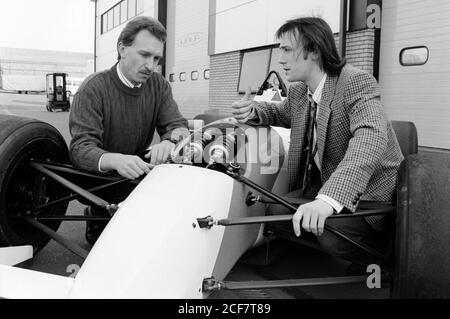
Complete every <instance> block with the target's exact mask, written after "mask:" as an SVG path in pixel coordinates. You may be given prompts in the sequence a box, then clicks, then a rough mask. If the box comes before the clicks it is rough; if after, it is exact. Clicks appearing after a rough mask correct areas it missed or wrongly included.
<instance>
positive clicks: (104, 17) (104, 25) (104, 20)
mask: <svg viewBox="0 0 450 319" xmlns="http://www.w3.org/2000/svg"><path fill="white" fill-rule="evenodd" d="M106 31H108V15H107V14H106V13H105V14H102V34H103V33H105V32H106Z"/></svg>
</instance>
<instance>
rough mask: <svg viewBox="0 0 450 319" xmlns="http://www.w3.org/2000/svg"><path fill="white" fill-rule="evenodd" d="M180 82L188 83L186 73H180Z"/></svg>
mask: <svg viewBox="0 0 450 319" xmlns="http://www.w3.org/2000/svg"><path fill="white" fill-rule="evenodd" d="M180 81H181V82H184V81H186V72H181V73H180Z"/></svg>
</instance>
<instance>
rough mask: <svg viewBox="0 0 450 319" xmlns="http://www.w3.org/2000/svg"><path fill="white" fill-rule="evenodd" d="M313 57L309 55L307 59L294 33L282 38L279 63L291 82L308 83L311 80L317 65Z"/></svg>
mask: <svg viewBox="0 0 450 319" xmlns="http://www.w3.org/2000/svg"><path fill="white" fill-rule="evenodd" d="M312 56H313V55H312V54H308V55H307V57H306V59H305V54H304V51H303V47H302V44H301V43H297V40H296V39H295V37H294V35H293V34H292V33H285V34H284V35H283V36H282V37H281V38H280V57H279V60H278V62H279V63H280V64H281V65H282V67H283V69H284V72H285V73H286V78H287V80H288V81H289V82H297V81H302V82H306V81H307V80H308V79H309V76H310V74H311V71H312V69H313V66H314V65H315V62H313V60H312Z"/></svg>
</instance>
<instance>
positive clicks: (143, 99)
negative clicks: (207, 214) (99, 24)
mask: <svg viewBox="0 0 450 319" xmlns="http://www.w3.org/2000/svg"><path fill="white" fill-rule="evenodd" d="M166 36H167V35H166V30H165V29H164V27H163V26H162V25H161V24H160V23H159V22H158V21H156V20H154V19H152V18H150V17H145V16H140V17H137V18H135V19H133V20H131V21H130V22H128V23H127V25H126V26H125V27H124V29H123V30H122V32H121V34H120V36H119V38H118V40H117V51H118V63H116V64H115V65H114V66H113V67H112V68H111V69H109V70H105V71H102V72H97V73H94V74H92V75H90V76H89V77H88V78H87V79H86V80H85V81H84V82H83V84H82V85H81V86H80V88H79V89H78V91H77V93H76V95H75V97H74V101H73V106H72V109H71V113H70V117H69V129H70V133H71V136H72V140H71V143H70V157H71V160H72V162H73V164H74V165H75V166H77V167H79V168H81V169H84V170H88V171H94V172H117V173H118V174H120V175H121V176H123V177H126V178H129V179H135V178H138V177H139V176H141V175H143V174H146V173H148V172H149V171H150V169H151V168H152V167H153V166H154V165H157V164H160V163H163V162H164V161H166V160H167V158H168V156H169V155H170V153H171V151H172V149H173V148H174V146H175V143H176V142H177V141H179V140H180V139H181V138H183V137H185V136H187V135H188V134H189V131H188V129H187V121H186V119H184V118H183V117H182V115H181V114H180V111H179V110H178V106H177V104H176V103H175V101H174V99H173V97H172V91H171V88H170V85H169V83H168V82H167V81H166V80H165V79H164V78H163V77H162V76H161V75H160V74H158V73H157V72H154V70H155V68H156V67H157V65H158V63H159V60H160V59H161V57H162V54H163V47H164V42H165V40H166ZM155 130H156V131H157V132H158V134H159V136H160V139H161V142H160V143H158V144H155V145H153V146H151V147H150V144H151V142H152V140H153V136H154V133H155ZM128 193H129V190H127V191H118V192H116V193H114V194H110V196H109V198H108V199H109V201H110V202H113V203H117V202H119V201H121V200H123V199H125V198H126V196H128ZM86 213H87V214H90V215H104V214H106V212H104V211H102V210H101V209H99V208H97V207H95V208H94V207H91V208H90V209H89V208H88V209H87V211H86ZM105 225H106V224H105V223H98V222H97V223H90V224H88V226H87V232H86V237H87V239H88V242H90V243H93V242H95V240H96V238H97V237H98V235H99V234H100V233H101V231H102V230H103V228H104V226H105Z"/></svg>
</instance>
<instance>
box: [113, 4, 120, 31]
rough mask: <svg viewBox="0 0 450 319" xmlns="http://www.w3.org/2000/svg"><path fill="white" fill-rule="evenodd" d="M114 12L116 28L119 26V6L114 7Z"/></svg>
mask: <svg viewBox="0 0 450 319" xmlns="http://www.w3.org/2000/svg"><path fill="white" fill-rule="evenodd" d="M113 12H114V27H117V26H118V25H119V24H120V5H116V6H115V7H114V8H113Z"/></svg>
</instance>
